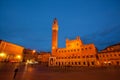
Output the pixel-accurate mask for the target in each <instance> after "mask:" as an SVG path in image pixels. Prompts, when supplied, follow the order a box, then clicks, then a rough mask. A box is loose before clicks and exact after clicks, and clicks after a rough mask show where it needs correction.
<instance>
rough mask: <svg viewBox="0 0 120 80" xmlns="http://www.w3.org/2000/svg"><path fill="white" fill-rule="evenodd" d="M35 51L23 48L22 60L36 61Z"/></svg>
mask: <svg viewBox="0 0 120 80" xmlns="http://www.w3.org/2000/svg"><path fill="white" fill-rule="evenodd" d="M37 56H38V55H37V52H36V50H31V49H24V50H23V61H24V62H26V61H27V60H29V61H36V60H37Z"/></svg>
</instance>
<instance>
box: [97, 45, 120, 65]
mask: <svg viewBox="0 0 120 80" xmlns="http://www.w3.org/2000/svg"><path fill="white" fill-rule="evenodd" d="M98 60H99V63H100V64H101V66H120V43H119V44H115V45H112V46H109V47H107V48H105V49H104V50H102V51H101V52H99V53H98Z"/></svg>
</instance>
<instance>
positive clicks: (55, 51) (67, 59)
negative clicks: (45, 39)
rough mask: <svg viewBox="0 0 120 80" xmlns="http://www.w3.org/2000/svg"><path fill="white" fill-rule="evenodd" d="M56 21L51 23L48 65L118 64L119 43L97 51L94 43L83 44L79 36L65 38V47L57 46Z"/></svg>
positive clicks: (119, 59) (119, 62)
mask: <svg viewBox="0 0 120 80" xmlns="http://www.w3.org/2000/svg"><path fill="white" fill-rule="evenodd" d="M58 30H59V27H58V21H57V19H56V18H55V19H54V21H53V25H52V50H51V53H52V56H51V57H50V58H49V66H116V65H118V66H120V45H117V46H113V47H110V48H106V49H105V50H103V51H101V52H98V51H97V48H96V47H95V45H94V44H84V43H83V42H82V40H81V39H80V37H79V36H77V37H76V39H74V40H69V39H66V47H65V48H58Z"/></svg>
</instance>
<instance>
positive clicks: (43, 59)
mask: <svg viewBox="0 0 120 80" xmlns="http://www.w3.org/2000/svg"><path fill="white" fill-rule="evenodd" d="M49 57H51V53H50V52H40V54H38V61H39V63H41V64H44V65H48V62H49Z"/></svg>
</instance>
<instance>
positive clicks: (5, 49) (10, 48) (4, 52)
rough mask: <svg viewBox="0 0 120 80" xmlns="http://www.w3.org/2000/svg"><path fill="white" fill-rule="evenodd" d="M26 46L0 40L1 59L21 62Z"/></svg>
mask: <svg viewBox="0 0 120 80" xmlns="http://www.w3.org/2000/svg"><path fill="white" fill-rule="evenodd" d="M23 49H24V47H22V46H19V45H16V44H13V43H10V42H6V41H4V40H0V61H10V62H21V61H22V59H23Z"/></svg>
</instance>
